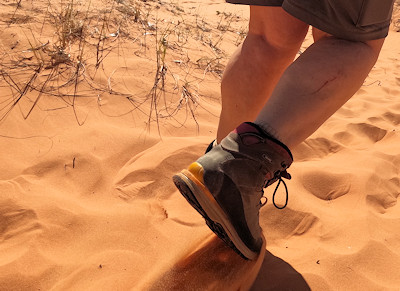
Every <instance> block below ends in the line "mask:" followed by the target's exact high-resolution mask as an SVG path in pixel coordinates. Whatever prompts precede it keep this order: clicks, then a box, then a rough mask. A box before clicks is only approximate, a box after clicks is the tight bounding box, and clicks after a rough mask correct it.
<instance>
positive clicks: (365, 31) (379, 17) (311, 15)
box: [226, 0, 395, 41]
mask: <svg viewBox="0 0 400 291" xmlns="http://www.w3.org/2000/svg"><path fill="white" fill-rule="evenodd" d="M394 1H395V0H226V2H229V3H234V4H247V5H257V6H282V8H283V9H284V10H285V11H286V12H288V13H289V14H291V15H293V16H294V17H296V18H298V19H300V20H302V21H304V22H306V23H308V24H310V25H312V26H314V27H315V28H317V29H320V30H322V31H324V32H327V33H329V34H332V35H334V36H336V37H340V38H344V39H349V40H354V41H365V40H373V39H379V38H384V37H386V36H387V34H388V31H389V25H390V21H391V16H392V11H393V4H394Z"/></svg>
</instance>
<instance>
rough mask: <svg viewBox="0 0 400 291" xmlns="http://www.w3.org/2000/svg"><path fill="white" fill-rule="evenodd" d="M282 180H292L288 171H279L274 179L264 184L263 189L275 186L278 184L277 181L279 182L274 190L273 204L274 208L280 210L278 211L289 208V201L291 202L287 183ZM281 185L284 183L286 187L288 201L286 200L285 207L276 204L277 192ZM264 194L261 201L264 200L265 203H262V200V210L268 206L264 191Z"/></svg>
mask: <svg viewBox="0 0 400 291" xmlns="http://www.w3.org/2000/svg"><path fill="white" fill-rule="evenodd" d="M282 178H285V179H288V180H290V179H291V178H292V177H291V176H290V174H289V173H288V172H287V171H286V170H284V171H277V172H276V173H275V176H274V177H273V178H272V179H270V180H267V181H266V182H265V184H264V187H263V188H267V187H268V186H269V185H271V184H273V183H274V182H276V181H277V180H278V184H277V185H276V187H275V190H274V193H273V194H272V203H273V204H274V206H275V207H276V208H278V209H283V208H285V207H286V206H287V204H288V200H289V191H288V188H287V185H286V182H285V181H284V180H283V179H282ZM281 183H282V184H283V186H284V187H285V193H286V199H285V204H284V205H283V206H278V205H277V204H276V202H275V197H276V192H277V191H278V188H279V186H280V185H281ZM262 193H263V195H262V197H261V199H263V198H264V201H261V200H260V208H261V207H263V206H264V205H265V204H267V201H268V199H267V197H265V196H264V190H262Z"/></svg>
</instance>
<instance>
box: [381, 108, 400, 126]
mask: <svg viewBox="0 0 400 291" xmlns="http://www.w3.org/2000/svg"><path fill="white" fill-rule="evenodd" d="M383 118H385V119H386V120H388V121H389V122H390V123H392V124H393V125H399V124H400V114H399V113H393V112H390V111H388V112H385V113H384V114H383Z"/></svg>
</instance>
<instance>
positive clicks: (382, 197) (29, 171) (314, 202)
mask: <svg viewBox="0 0 400 291" xmlns="http://www.w3.org/2000/svg"><path fill="white" fill-rule="evenodd" d="M9 4H11V3H8V2H7V3H1V4H0V5H1V7H2V11H4V12H2V13H3V14H2V17H3V18H4V17H6V16H8V17H10V16H11V15H12V14H13V11H14V10H15V6H12V5H9ZM23 7H24V6H23ZM180 7H181V8H182V9H183V10H184V11H186V14H185V17H187V18H185V19H186V21H187V22H188V23H189V22H190V21H191V20H193V19H194V17H195V15H200V16H201V17H202V18H203V20H204V19H205V20H209V19H211V18H212V19H213V20H209V22H207V23H210V25H211V24H212V23H215V21H217V22H218V21H219V18H216V19H214V18H213V16H214V15H215V11H217V10H218V11H225V12H229V11H234V13H235V15H239V16H240V17H246V16H247V12H246V11H244V12H243V11H241V9H242V8H238V7H235V8H232V6H227V5H224V4H221V1H213V0H209V1H207V3H206V4H204V3H202V4H201V5H199V4H198V3H194V2H193V3H192V2H187V1H186V2H182V3H180ZM28 8H29V7H28ZM28 8H26V9H28ZM23 11H24V12H23ZM26 11H27V10H19V11H18V13H19V14H18V15H20V16H19V17H20V19H21V21H22V20H23V16H24V15H25V16H26V15H27V12H26ZM35 13H37V15H40V14H39V12H35ZM162 13H165V14H162ZM33 15H35V14H33ZM160 15H163V16H162V17H164V18H166V17H167V15H169V14H168V12H167V11H164V10H163V9H161V10H160ZM243 15H244V16H243ZM201 17H199V18H201ZM30 21H32V26H31V27H33V29H36V26H35V25H36V24H37V23H40V22H38V21H37V19H35V18H34V19H33V20H30ZM244 24H245V20H244V19H242V18H240V20H237V21H236V20H235V23H234V24H232V25H233V26H234V27H235V28H237V29H238V30H239V28H240V27H241V26H243V25H244ZM1 26H2V28H4V30H3V32H2V36H1V39H2V40H1V49H2V52H3V51H4V50H5V49H7V48H8V49H11V46H12V44H14V43H15V39H18V38H19V39H18V40H19V42H18V43H19V45H18V46H17V47H16V49H18V50H19V51H22V50H24V49H26V46H25V47H24V45H26V38H25V37H23V36H21V34H18V33H17V32H18V29H22V28H21V26H18V25H15V24H14V25H10V26H9V27H8V26H7V24H6V23H1ZM211 32H212V33H214V34H215V33H217V32H218V31H215V30H212V31H211ZM43 35H44V38H45V36H46V33H44V34H43ZM48 35H51V33H48ZM204 36H206V35H204ZM208 36H209V34H208ZM213 37H214V36H213ZM217 39H218V37H217ZM235 41H236V39H235V34H234V33H226V34H224V42H222V43H221V48H223V49H224V48H225V49H228V48H230V49H232V47H233V45H232V43H234V42H235ZM309 42H310V37H308V38H307V43H309ZM135 45H136V47H135ZM138 47H139V48H140V46H137V44H134V45H133V44H126V43H125V44H124V45H121V47H120V48H121V50H120V51H118V52H117V51H113V52H112V53H111V54H110V55H109V56H108V58H107V59H106V60H105V61H104V64H105V65H104V67H105V69H104V71H105V72H106V73H105V75H104V76H106V77H104V76H103V77H102V75H99V76H98V78H99V79H101V78H103V79H104V80H106V79H107V76H110V74H111V73H112V72H113V73H112V74H113V76H114V78H113V79H112V80H113V81H112V82H114V83H112V86H113V88H114V89H115V90H117V91H118V90H120V91H123V92H130V93H132V95H133V96H136V97H137V98H139V99H140V98H141V97H140V96H143V95H144V94H145V93H146V92H148V91H149V90H150V89H151V87H152V84H153V82H154V67H155V60H154V56H153V55H152V53H151V51H152V50H153V49H154V43H151V42H150V41H149V43H148V48H147V53H143V52H139V53H136V54H133V53H131V52H130V49H132V50H137V49H138ZM186 47H187V52H186V53H187V54H186V55H187V56H188V55H189V56H190V57H191V60H194V59H195V57H196V56H198V57H201V56H210V55H212V51H210V49H209V48H207V47H205V46H204V45H201V44H199V43H198V42H195V41H194V40H193V39H190V40H188V42H187V43H186ZM399 47H400V33H398V32H396V28H395V27H393V28H392V31H391V33H390V35H389V37H388V38H387V41H386V44H385V46H384V48H383V51H382V54H381V57H380V59H379V61H378V63H377V64H376V66H375V67H374V69H373V70H372V72H371V74H370V76H369V77H368V79H367V80H366V82H365V84H364V86H363V87H362V88H361V89H360V91H359V92H358V93H357V94H356V96H354V98H353V99H352V100H350V101H349V102H348V103H347V104H346V105H345V106H344V107H343V108H342V109H340V110H339V111H338V112H337V113H336V114H335V115H334V116H332V118H330V119H329V120H328V121H327V122H326V124H324V125H323V126H322V127H321V128H320V129H319V130H318V131H317V132H316V133H315V134H314V135H313V136H311V137H310V138H309V139H308V140H306V141H305V142H304V143H303V144H301V145H300V146H299V147H298V148H296V149H294V151H293V152H294V157H295V161H296V162H295V163H294V164H293V166H292V168H291V169H290V170H291V171H290V172H291V174H292V176H293V177H294V178H293V180H291V181H290V182H289V183H288V187H289V195H290V197H289V199H290V200H289V205H288V207H287V208H286V209H284V210H277V209H275V208H274V207H273V206H272V204H271V203H268V204H267V205H266V206H265V207H264V208H262V214H261V224H262V227H263V229H264V234H265V236H266V239H267V256H266V258H265V260H264V264H263V266H262V268H261V272H260V275H259V276H258V278H257V280H256V283H255V285H254V286H253V289H254V290H290V289H291V290H306V289H307V288H308V287H310V288H311V289H313V290H399V289H400V271H399V266H400V226H399V225H400V206H399V204H398V203H397V201H398V199H399V195H400V178H399V177H400V170H399V165H400V148H399V144H400V103H399V94H400V89H399V88H400V51H399V49H398V48H399ZM183 56H185V54H182V53H181V52H179V51H178V52H177V51H172V52H171V54H169V55H168V56H167V57H169V58H170V59H169V62H170V63H169V64H170V66H169V71H172V72H173V73H172V74H175V78H177V76H179V78H180V80H182V79H184V77H187V78H188V79H189V78H192V79H190V80H189V81H190V82H189V83H190V84H191V85H192V88H196V90H195V91H192V92H196V93H198V95H196V96H199V97H198V98H199V104H200V105H201V106H198V107H197V108H196V115H195V116H196V121H197V124H198V125H199V127H197V124H196V122H195V121H194V120H193V119H192V118H191V117H190V112H189V113H188V111H185V110H181V111H180V112H179V113H178V114H177V115H176V116H174V118H169V119H168V118H164V119H162V120H160V131H161V133H162V134H161V135H162V139H161V138H160V136H159V134H158V130H157V126H156V125H155V124H156V123H155V122H153V123H152V125H151V127H152V128H151V131H150V132H149V131H148V130H146V122H147V121H148V112H149V107H150V105H149V103H146V104H145V105H144V106H143V107H140V108H139V109H140V110H133V107H132V103H131V102H130V101H129V100H128V99H127V98H122V97H121V98H119V97H116V96H115V95H112V94H107V93H105V92H103V93H102V94H101V95H96V94H98V93H97V92H96V94H94V97H93V96H90V95H88V96H89V97H88V98H81V99H79V98H78V100H77V101H76V102H78V103H77V106H76V110H77V112H78V113H77V114H78V116H79V117H80V118H81V120H83V119H85V118H86V120H85V123H84V124H83V125H82V126H80V125H78V123H77V122H76V120H75V115H74V111H73V110H72V107H71V106H70V103H68V102H64V101H62V100H60V99H57V98H55V97H51V96H44V97H42V99H41V100H40V102H39V104H38V107H37V108H35V110H34V111H33V112H32V114H31V115H30V116H29V118H28V119H27V120H25V119H24V118H23V117H22V112H26V110H25V108H26V107H24V106H25V105H26V104H28V105H29V104H32V100H33V99H34V97H35V95H28V97H29V96H33V97H29V98H31V99H32V100H30V99H29V98H28V99H25V101H24V100H23V101H24V102H25V103H21V107H18V106H17V107H15V108H14V109H13V110H12V111H11V112H10V114H9V115H8V116H7V118H5V119H4V120H3V121H2V123H1V125H0V147H1V149H2V152H1V163H0V290H50V289H52V290H130V289H131V290H137V289H140V287H139V286H145V285H146V283H147V282H149V281H150V280H151V279H152V278H153V277H154V274H158V273H160V272H162V271H163V270H168V269H169V268H170V267H171V266H172V265H173V264H174V263H175V262H176V261H177V260H178V258H180V257H182V255H183V254H186V253H188V252H190V251H191V250H193V249H195V248H196V246H197V245H198V244H200V243H201V242H202V241H204V240H205V239H207V238H208V237H209V236H210V233H211V232H210V231H209V230H208V228H207V227H206V226H205V225H204V222H203V220H202V219H201V218H200V217H199V215H198V214H197V213H196V212H195V211H194V210H193V209H192V208H191V207H190V206H189V205H188V204H187V203H186V201H185V200H184V199H183V198H182V197H181V196H180V194H178V191H177V190H176V189H175V187H174V185H173V184H172V182H171V176H172V175H173V174H174V173H175V172H177V171H179V170H181V169H182V168H184V167H186V166H187V165H188V164H189V163H190V162H192V161H193V160H194V159H196V158H197V157H198V156H199V155H201V154H202V152H203V151H204V149H205V147H206V145H207V144H208V143H209V142H210V140H212V139H213V138H214V136H215V130H216V125H217V120H218V118H217V116H218V114H219V108H220V107H219V106H220V105H219V101H218V98H219V97H218V96H219V86H218V84H219V80H218V77H217V76H216V75H215V74H212V73H208V74H206V77H204V76H203V73H204V68H203V69H201V70H196V69H193V68H194V67H193V66H192V65H191V64H192V63H190V62H188V63H187V64H188V65H187V66H186V67H182V66H179V62H172V60H177V59H178V58H181V59H183ZM3 60H4V58H3ZM225 61H226V56H225V57H223V58H222V62H225ZM115 68H118V70H116V71H114V70H115ZM107 72H108V73H107ZM169 78H170V79H169V80H171V79H172V77H171V76H169ZM200 78H202V79H201V81H199V80H200ZM186 81H188V80H186ZM170 82H172V83H173V81H170ZM106 83H107V82H106ZM1 86H2V87H1V91H0V98H2V99H1V102H5V101H4V100H7V98H8V99H9V98H10V96H11V93H10V91H8V90H6V89H5V88H6V87H5V86H4V82H3V83H1ZM171 86H172V85H171ZM172 87H173V86H172ZM84 88H85V87H84ZM84 90H86V88H85V89H84ZM87 90H89V89H87ZM193 90H194V89H193ZM171 91H173V90H171ZM89 92H90V91H89ZM32 94H33V93H32ZM168 96H172V97H171V100H172V101H171V103H173V104H177V102H178V100H176V99H177V98H178V99H179V96H180V94H175V95H174V94H170V95H168ZM174 98H175V99H174ZM21 102H22V101H21ZM174 102H175V103H174ZM2 104H4V103H2ZM24 104H25V105H24ZM28 105H26V106H28ZM24 110H25V111H24ZM113 116H114V117H113ZM185 120H186V122H185V123H184V122H183V121H185ZM182 123H184V124H183V125H181V124H182ZM269 192H271V190H270V191H269Z"/></svg>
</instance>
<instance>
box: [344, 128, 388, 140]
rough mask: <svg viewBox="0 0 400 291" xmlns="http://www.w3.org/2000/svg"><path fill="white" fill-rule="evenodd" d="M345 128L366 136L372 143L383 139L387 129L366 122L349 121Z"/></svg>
mask: <svg viewBox="0 0 400 291" xmlns="http://www.w3.org/2000/svg"><path fill="white" fill-rule="evenodd" d="M347 130H348V131H349V132H352V133H354V134H356V135H358V136H360V137H366V138H367V139H369V140H370V141H371V142H373V143H376V142H378V141H380V140H381V139H383V138H384V137H385V135H386V133H387V130H385V129H382V128H380V127H377V126H374V125H371V124H368V123H350V124H348V125H347Z"/></svg>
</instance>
